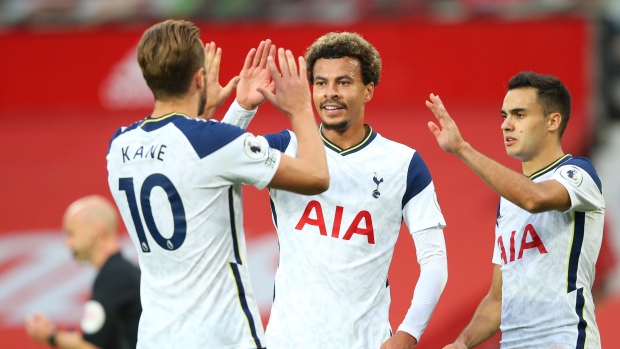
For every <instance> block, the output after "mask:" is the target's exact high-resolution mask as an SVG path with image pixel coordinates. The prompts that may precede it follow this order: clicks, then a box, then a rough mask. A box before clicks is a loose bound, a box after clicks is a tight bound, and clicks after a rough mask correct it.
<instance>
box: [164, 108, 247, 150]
mask: <svg viewBox="0 0 620 349" xmlns="http://www.w3.org/2000/svg"><path fill="white" fill-rule="evenodd" d="M173 124H174V126H176V127H177V128H178V129H179V130H180V131H181V132H183V134H184V135H185V137H187V140H188V141H189V143H190V144H191V145H192V147H193V148H194V150H195V151H196V154H198V157H200V158H201V159H202V158H204V157H205V156H207V155H209V154H212V153H213V152H215V151H217V150H218V149H221V148H222V147H224V146H225V145H226V144H228V143H230V142H232V141H233V140H234V139H236V138H237V137H239V136H241V135H242V134H244V133H246V131H245V130H243V129H241V128H239V127H237V126H233V125H229V124H223V123H220V122H215V121H211V120H208V121H202V120H194V119H189V118H185V117H179V118H176V119H174V121H173Z"/></svg>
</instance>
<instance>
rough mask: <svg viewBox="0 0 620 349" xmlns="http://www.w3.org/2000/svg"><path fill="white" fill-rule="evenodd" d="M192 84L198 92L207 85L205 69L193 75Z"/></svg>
mask: <svg viewBox="0 0 620 349" xmlns="http://www.w3.org/2000/svg"><path fill="white" fill-rule="evenodd" d="M194 83H195V84H196V87H197V88H198V89H199V90H202V89H205V88H206V85H207V80H206V71H205V68H199V69H198V70H196V73H194Z"/></svg>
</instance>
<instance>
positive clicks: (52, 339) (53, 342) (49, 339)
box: [46, 331, 58, 348]
mask: <svg viewBox="0 0 620 349" xmlns="http://www.w3.org/2000/svg"><path fill="white" fill-rule="evenodd" d="M56 334H57V333H56V331H52V333H50V335H49V336H47V340H46V342H47V344H48V345H49V346H51V347H54V348H56V347H58V344H57V343H56Z"/></svg>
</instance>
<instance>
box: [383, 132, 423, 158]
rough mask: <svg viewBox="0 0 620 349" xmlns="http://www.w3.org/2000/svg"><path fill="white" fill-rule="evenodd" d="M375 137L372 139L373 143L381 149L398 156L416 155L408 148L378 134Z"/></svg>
mask: <svg viewBox="0 0 620 349" xmlns="http://www.w3.org/2000/svg"><path fill="white" fill-rule="evenodd" d="M376 134H377V136H376V137H375V139H374V142H375V144H376V145H377V146H379V147H381V148H382V149H385V150H389V151H391V152H395V153H397V154H398V155H408V156H413V154H414V153H416V150H415V149H413V148H411V147H410V146H408V145H406V144H403V143H400V142H397V141H394V140H391V139H389V138H386V137H384V136H382V135H381V134H380V133H378V132H376Z"/></svg>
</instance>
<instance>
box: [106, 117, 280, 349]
mask: <svg viewBox="0 0 620 349" xmlns="http://www.w3.org/2000/svg"><path fill="white" fill-rule="evenodd" d="M107 161H108V181H109V185H110V190H111V192H112V196H113V197H114V200H115V201H116V204H117V206H118V208H119V210H120V213H121V216H122V218H123V221H124V222H125V226H126V227H127V229H128V231H129V235H130V236H131V239H132V240H133V242H134V244H135V246H136V248H137V250H138V257H139V262H140V269H141V271H142V279H141V298H142V308H143V311H142V317H141V319H140V326H139V331H138V348H158V349H159V348H188V349H189V348H222V349H223V348H227V349H228V348H230V349H232V348H235V349H238V348H263V347H265V344H264V339H263V337H264V334H263V327H262V322H261V319H260V314H259V311H258V307H257V305H256V302H255V300H254V294H253V291H252V287H251V284H250V279H249V274H248V267H247V263H246V245H245V238H244V233H243V223H242V219H243V215H242V205H241V187H240V184H241V183H249V184H252V185H254V186H256V187H257V188H263V187H265V186H266V185H267V184H268V183H269V182H270V181H271V179H272V178H273V175H274V174H275V171H276V169H277V167H278V165H279V161H280V152H278V151H277V150H274V149H271V148H269V146H268V144H267V141H266V140H265V139H264V138H263V137H254V136H253V135H251V134H250V133H247V132H246V131H244V130H242V129H240V128H237V127H235V126H230V125H226V124H220V123H217V122H214V121H205V120H198V119H191V118H189V117H186V116H184V115H179V114H170V115H167V116H164V117H161V118H158V119H151V118H147V119H145V120H143V121H140V122H137V123H135V124H133V125H132V126H130V127H127V128H121V129H119V130H118V131H117V132H116V133H115V134H114V136H113V138H112V140H111V142H110V148H109V150H108V155H107Z"/></svg>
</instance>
